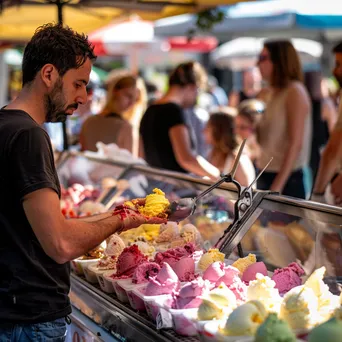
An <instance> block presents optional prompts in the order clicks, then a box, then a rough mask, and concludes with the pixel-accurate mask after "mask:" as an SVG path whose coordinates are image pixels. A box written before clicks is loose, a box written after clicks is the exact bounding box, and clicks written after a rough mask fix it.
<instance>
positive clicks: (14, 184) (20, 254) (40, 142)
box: [0, 109, 71, 323]
mask: <svg viewBox="0 0 342 342" xmlns="http://www.w3.org/2000/svg"><path fill="white" fill-rule="evenodd" d="M42 188H51V189H53V190H54V191H56V193H57V194H58V196H60V185H59V181H58V176H57V173H56V169H55V165H54V158H53V152H52V148H51V143H50V139H49V136H48V134H47V133H46V132H45V130H44V129H43V128H41V127H40V126H39V125H38V124H37V123H36V122H35V121H34V120H33V119H32V118H31V117H30V116H29V115H28V114H27V113H26V112H24V111H19V110H4V109H2V110H0V322H1V323H3V322H11V323H39V322H47V321H52V320H55V319H57V318H62V317H65V316H66V315H68V314H69V313H70V312H71V306H70V302H69V298H68V293H69V289H70V266H69V263H66V264H63V265H60V264H57V263H56V262H55V261H54V260H52V259H51V258H50V257H49V256H48V255H47V254H45V252H44V250H43V248H42V247H41V245H40V243H39V241H38V239H37V237H36V235H35V234H34V232H33V230H32V228H31V226H30V224H29V222H28V220H27V218H26V215H25V212H24V209H23V203H22V201H23V198H24V196H25V195H27V194H29V193H31V192H33V191H36V190H38V189H42ZM46 229H50V227H46Z"/></svg>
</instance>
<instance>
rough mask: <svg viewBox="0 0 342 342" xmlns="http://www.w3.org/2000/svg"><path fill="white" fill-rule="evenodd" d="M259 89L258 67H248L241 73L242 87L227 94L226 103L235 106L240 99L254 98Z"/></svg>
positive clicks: (259, 76)
mask: <svg viewBox="0 0 342 342" xmlns="http://www.w3.org/2000/svg"><path fill="white" fill-rule="evenodd" d="M260 89H261V75H260V72H259V70H258V68H255V67H254V68H250V69H247V70H245V71H243V73H242V89H241V90H240V91H232V92H231V93H230V94H229V100H228V104H229V106H231V107H237V106H238V105H239V104H240V103H241V102H242V101H244V100H248V99H255V98H256V97H257V95H258V94H259V92H260Z"/></svg>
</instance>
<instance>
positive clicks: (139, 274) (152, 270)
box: [132, 262, 160, 284]
mask: <svg viewBox="0 0 342 342" xmlns="http://www.w3.org/2000/svg"><path fill="white" fill-rule="evenodd" d="M159 271H160V266H159V265H158V264H157V263H155V262H144V263H142V264H140V265H139V266H138V267H137V268H136V269H135V271H134V273H133V278H132V283H133V284H141V283H147V282H148V280H149V278H150V277H155V276H156V275H157V274H158V273H159Z"/></svg>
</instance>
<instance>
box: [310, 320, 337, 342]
mask: <svg viewBox="0 0 342 342" xmlns="http://www.w3.org/2000/svg"><path fill="white" fill-rule="evenodd" d="M322 341H324V342H341V341H342V321H341V320H339V319H338V318H336V317H334V318H331V319H329V321H327V322H325V323H323V324H321V325H319V326H318V327H316V328H314V329H313V330H312V331H311V333H310V335H309V342H322Z"/></svg>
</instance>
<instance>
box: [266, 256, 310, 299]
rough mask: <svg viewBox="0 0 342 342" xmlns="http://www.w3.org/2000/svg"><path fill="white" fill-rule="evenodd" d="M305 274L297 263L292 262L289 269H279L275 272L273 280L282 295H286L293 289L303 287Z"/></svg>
mask: <svg viewBox="0 0 342 342" xmlns="http://www.w3.org/2000/svg"><path fill="white" fill-rule="evenodd" d="M304 274H305V272H304V270H303V269H302V267H301V266H300V265H298V264H297V263H296V262H292V263H291V264H289V265H288V266H287V267H284V268H278V269H276V270H275V271H274V273H273V277H272V280H273V281H274V282H275V283H276V285H275V287H276V288H277V289H278V291H279V293H280V295H284V294H285V293H286V292H289V291H290V290H291V289H292V288H294V287H296V286H300V285H302V279H301V276H303V275H304Z"/></svg>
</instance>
